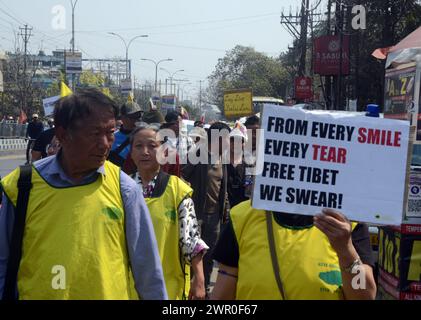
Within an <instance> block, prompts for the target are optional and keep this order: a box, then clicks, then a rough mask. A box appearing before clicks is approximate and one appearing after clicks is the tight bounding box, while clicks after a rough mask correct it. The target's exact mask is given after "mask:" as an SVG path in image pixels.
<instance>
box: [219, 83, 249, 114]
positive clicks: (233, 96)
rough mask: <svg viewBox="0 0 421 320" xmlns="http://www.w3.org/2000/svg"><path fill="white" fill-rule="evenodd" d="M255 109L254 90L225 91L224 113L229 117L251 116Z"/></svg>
mask: <svg viewBox="0 0 421 320" xmlns="http://www.w3.org/2000/svg"><path fill="white" fill-rule="evenodd" d="M253 113H254V111H253V91H252V90H251V89H239V90H229V91H225V92H224V114H225V117H227V118H229V119H235V118H240V117H243V116H249V115H252V114H253Z"/></svg>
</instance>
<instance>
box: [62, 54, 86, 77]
mask: <svg viewBox="0 0 421 320" xmlns="http://www.w3.org/2000/svg"><path fill="white" fill-rule="evenodd" d="M65 54H66V57H65V61H66V73H67V74H77V73H82V53H81V52H71V51H66V53H65Z"/></svg>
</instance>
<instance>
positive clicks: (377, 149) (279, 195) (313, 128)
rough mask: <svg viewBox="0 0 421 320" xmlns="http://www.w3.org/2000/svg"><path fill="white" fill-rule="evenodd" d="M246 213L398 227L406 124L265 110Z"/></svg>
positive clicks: (275, 108)
mask: <svg viewBox="0 0 421 320" xmlns="http://www.w3.org/2000/svg"><path fill="white" fill-rule="evenodd" d="M261 125H262V126H261V128H262V129H263V130H264V134H263V135H261V136H260V141H259V150H258V153H257V154H258V157H257V162H258V165H260V166H261V167H262V172H261V173H260V174H259V175H257V176H256V178H255V184H254V190H253V200H252V201H253V202H252V203H253V207H254V208H257V209H264V210H273V211H280V212H287V213H295V214H304V215H314V214H317V213H320V212H321V210H322V208H332V209H337V210H339V211H341V212H342V213H344V214H345V215H346V216H347V217H348V218H349V219H350V220H353V221H361V222H368V223H373V224H379V225H382V224H386V225H399V224H401V222H402V217H403V209H404V207H405V205H404V203H405V201H404V200H405V199H404V198H405V196H404V194H405V192H404V191H405V188H406V182H405V181H406V175H407V169H409V168H407V157H408V143H409V122H408V121H400V120H389V119H381V118H372V117H365V116H356V115H353V114H350V115H348V114H346V113H333V112H326V111H308V110H302V109H294V108H288V107H284V106H270V105H265V106H264V111H263V114H262V119H261Z"/></svg>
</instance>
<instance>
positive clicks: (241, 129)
mask: <svg viewBox="0 0 421 320" xmlns="http://www.w3.org/2000/svg"><path fill="white" fill-rule="evenodd" d="M229 136H230V138H236V137H238V138H243V139H244V142H247V140H248V136H247V128H246V127H245V126H244V125H243V124H242V123H240V122H237V123H236V124H235V127H234V129H232V130H231V132H230V135H229Z"/></svg>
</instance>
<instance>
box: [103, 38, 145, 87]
mask: <svg viewBox="0 0 421 320" xmlns="http://www.w3.org/2000/svg"><path fill="white" fill-rule="evenodd" d="M108 33H109V34H112V35H113V36H117V37H119V38H120V39H121V40H122V41H123V43H124V46H125V47H126V79H129V78H131V73H132V68H131V65H130V70H129V47H130V45H131V44H132V42H133V41H134V40H135V39H137V38H147V37H148V35H147V34H142V35H138V36H135V37H133V38H131V39H130V41H129V43H127V42H126V40H125V39H124V38H123V37H122V36H121V35H119V34H118V33H115V32H108ZM129 75H130V77H129Z"/></svg>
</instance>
